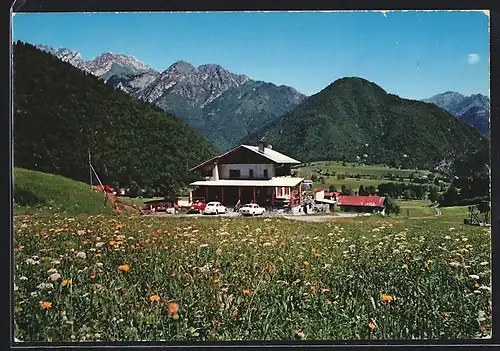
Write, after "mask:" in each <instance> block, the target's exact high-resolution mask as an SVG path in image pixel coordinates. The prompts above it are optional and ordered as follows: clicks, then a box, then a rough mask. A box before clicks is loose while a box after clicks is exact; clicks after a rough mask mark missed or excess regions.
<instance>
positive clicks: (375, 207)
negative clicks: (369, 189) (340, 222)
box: [337, 195, 385, 213]
mask: <svg viewBox="0 0 500 351" xmlns="http://www.w3.org/2000/svg"><path fill="white" fill-rule="evenodd" d="M384 200H385V198H384V197H380V196H359V195H356V196H354V195H339V196H338V197H337V205H338V206H340V209H341V210H342V211H355V212H369V213H379V212H383V211H384Z"/></svg>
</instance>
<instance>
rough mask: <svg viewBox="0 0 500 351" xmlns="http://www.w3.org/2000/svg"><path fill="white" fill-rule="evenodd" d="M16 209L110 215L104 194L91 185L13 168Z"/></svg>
mask: <svg viewBox="0 0 500 351" xmlns="http://www.w3.org/2000/svg"><path fill="white" fill-rule="evenodd" d="M13 182H14V203H15V205H16V209H15V211H17V210H20V209H27V208H32V209H34V208H39V209H49V208H51V209H52V210H53V211H64V212H68V213H111V207H110V206H106V205H105V204H104V196H103V194H102V193H98V192H95V191H92V190H91V189H90V186H89V185H88V184H85V183H82V182H77V181H74V180H72V179H69V178H65V177H62V176H58V175H54V174H49V173H43V172H38V171H33V170H28V169H23V168H17V167H15V168H14V179H13Z"/></svg>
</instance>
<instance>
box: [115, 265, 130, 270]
mask: <svg viewBox="0 0 500 351" xmlns="http://www.w3.org/2000/svg"><path fill="white" fill-rule="evenodd" d="M118 270H119V271H121V272H130V267H129V266H128V264H123V265H121V266H119V267H118Z"/></svg>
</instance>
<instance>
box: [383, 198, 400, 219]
mask: <svg viewBox="0 0 500 351" xmlns="http://www.w3.org/2000/svg"><path fill="white" fill-rule="evenodd" d="M384 208H385V213H386V215H387V216H390V215H391V213H396V214H399V212H400V210H401V209H400V207H399V205H398V204H397V203H396V201H395V200H394V199H393V198H392V197H390V196H386V197H385V200H384Z"/></svg>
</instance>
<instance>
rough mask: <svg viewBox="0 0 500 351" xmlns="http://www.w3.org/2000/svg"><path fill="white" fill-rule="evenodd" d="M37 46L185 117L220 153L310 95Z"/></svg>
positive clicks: (182, 65)
mask: <svg viewBox="0 0 500 351" xmlns="http://www.w3.org/2000/svg"><path fill="white" fill-rule="evenodd" d="M37 47H38V48H40V49H41V50H44V51H46V52H49V53H51V54H52V55H54V56H56V57H57V58H59V59H61V60H63V61H66V62H68V63H70V64H72V65H74V66H75V67H77V68H79V69H82V70H84V71H86V72H89V73H90V74H93V75H95V76H97V77H99V78H101V79H103V80H104V81H105V82H107V83H108V84H110V85H112V86H114V87H116V88H118V89H120V90H122V91H125V92H127V93H129V94H132V95H133V96H135V97H138V98H140V99H142V100H144V101H147V102H150V103H152V104H153V105H155V106H157V107H159V108H161V109H163V110H165V111H168V112H170V113H172V114H174V115H176V116H179V117H180V118H182V119H183V120H184V121H185V122H186V123H187V124H189V125H191V126H193V127H195V128H197V129H199V130H201V132H202V133H203V134H204V135H205V136H206V137H207V138H208V139H209V140H210V141H211V142H212V143H213V144H214V145H215V147H217V148H218V149H219V151H225V150H228V149H230V148H232V147H234V146H236V145H237V144H238V142H239V141H240V140H241V139H242V138H244V137H246V136H247V135H248V134H249V133H252V132H255V131H256V130H257V129H258V128H260V127H262V126H263V125H264V124H266V123H269V122H271V121H274V120H275V119H276V118H279V117H280V116H281V115H283V114H284V113H286V112H289V111H290V110H292V109H293V108H294V107H296V106H297V105H298V104H299V103H300V102H302V101H303V100H304V99H305V98H306V96H305V95H303V94H301V93H299V92H298V91H297V90H295V89H293V88H291V87H288V86H277V85H275V84H272V83H266V82H260V81H255V80H252V79H249V78H248V77H247V76H245V75H243V74H235V73H232V72H230V71H228V70H227V69H225V68H223V67H222V66H220V65H217V64H204V65H200V66H198V67H195V66H193V65H192V64H190V63H188V62H184V61H177V62H175V63H173V64H172V65H171V66H170V67H168V68H167V69H166V70H164V71H163V72H158V71H156V70H154V69H152V68H150V67H149V66H147V65H146V64H144V63H142V62H140V61H139V60H137V59H136V58H135V57H132V56H128V55H123V54H117V53H109V52H107V53H103V54H101V55H99V56H98V57H96V58H94V59H92V60H88V61H83V59H82V58H81V55H80V54H79V53H77V52H74V51H72V50H70V49H66V48H60V49H55V48H52V47H50V46H48V45H37Z"/></svg>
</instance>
